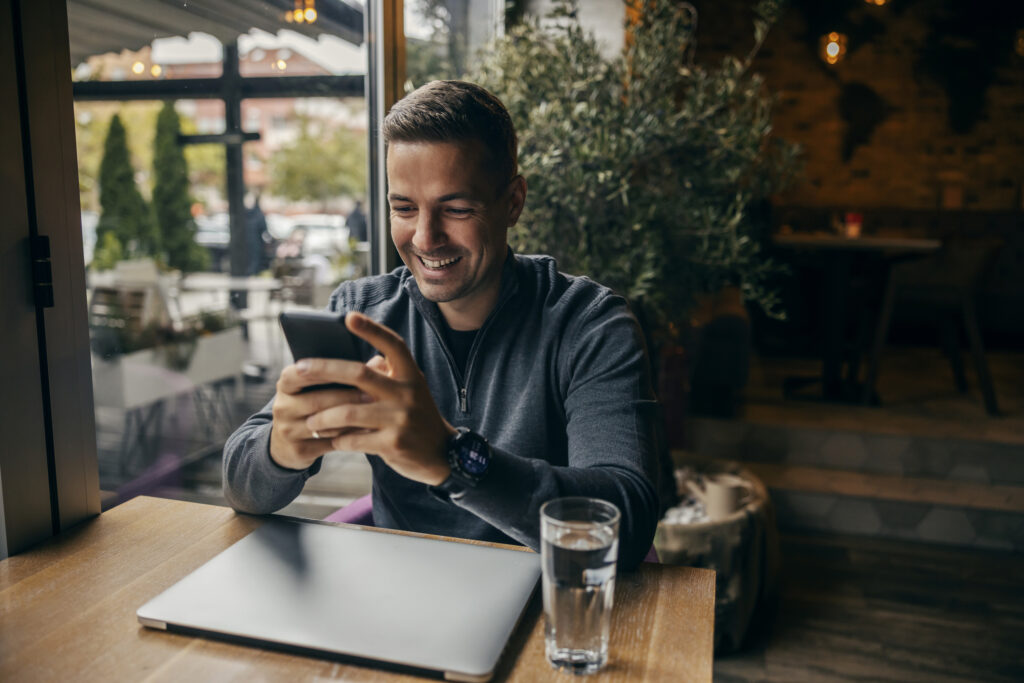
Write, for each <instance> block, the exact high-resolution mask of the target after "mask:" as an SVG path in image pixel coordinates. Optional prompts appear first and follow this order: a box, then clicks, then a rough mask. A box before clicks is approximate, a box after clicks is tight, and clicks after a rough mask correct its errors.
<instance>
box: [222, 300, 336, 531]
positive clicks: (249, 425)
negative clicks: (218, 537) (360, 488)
mask: <svg viewBox="0 0 1024 683" xmlns="http://www.w3.org/2000/svg"><path fill="white" fill-rule="evenodd" d="M344 288H345V284H342V286H341V287H339V288H338V289H336V290H335V291H334V292H333V293H332V294H331V299H330V302H329V303H328V306H327V310H328V311H331V312H337V311H340V310H343V309H344V308H345V297H344ZM273 406H274V399H270V401H269V402H268V403H267V405H265V406H264V407H263V409H262V410H261V411H259V412H258V413H256V414H255V415H253V416H252V417H250V418H249V419H248V420H246V421H245V422H244V423H243V424H242V426H241V427H239V428H238V429H236V430H235V432H234V433H233V434H232V435H231V436H229V437H228V440H227V441H226V442H225V443H224V454H223V459H222V461H221V463H222V469H223V482H224V483H223V486H224V497H225V498H227V500H228V504H230V505H231V507H233V508H234V509H235V510H238V511H239V512H248V513H251V514H267V513H270V512H276V511H277V510H280V509H281V508H283V507H284V506H285V505H288V504H289V503H291V502H292V501H293V500H295V498H296V497H297V496H298V495H299V494H300V493H302V487H303V486H305V484H306V480H307V479H309V478H310V477H312V476H313V475H314V474H316V473H317V472H319V471H320V465H321V463H322V462H323V458H322V457H320V458H317V459H316V461H315V462H314V463H313V464H312V465H311V466H310V467H309V468H307V469H305V470H290V469H287V468H284V467H281V466H280V465H278V464H277V463H276V462H274V460H273V459H272V458H271V457H270V430H271V428H272V426H273V421H274V416H273V413H272V412H271V409H272V408H273Z"/></svg>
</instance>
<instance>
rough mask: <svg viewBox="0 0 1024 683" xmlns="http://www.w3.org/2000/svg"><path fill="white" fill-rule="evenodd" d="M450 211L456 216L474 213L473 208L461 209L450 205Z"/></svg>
mask: <svg viewBox="0 0 1024 683" xmlns="http://www.w3.org/2000/svg"><path fill="white" fill-rule="evenodd" d="M448 213H453V214H455V215H456V216H465V215H466V214H470V213H473V209H460V208H457V207H454V206H450V207H448Z"/></svg>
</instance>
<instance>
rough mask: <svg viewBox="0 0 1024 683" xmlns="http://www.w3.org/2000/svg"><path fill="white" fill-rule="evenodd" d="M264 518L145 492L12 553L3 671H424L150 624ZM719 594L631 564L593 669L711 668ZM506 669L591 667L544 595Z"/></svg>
mask: <svg viewBox="0 0 1024 683" xmlns="http://www.w3.org/2000/svg"><path fill="white" fill-rule="evenodd" d="M262 522H263V520H262V519H261V518H259V517H250V516H245V515H236V514H235V513H234V512H232V511H231V510H230V509H228V508H223V507H216V506H212V505H200V504H197V503H187V502H182V501H173V500H164V499H159V498H148V497H139V498H135V499H133V500H131V501H129V502H127V503H124V504H123V505H120V506H118V507H116V508H114V509H112V510H110V511H109V512H105V513H103V514H102V515H100V516H99V517H98V518H96V519H94V520H91V521H89V522H86V523H84V524H81V525H80V526H78V527H75V528H74V529H71V530H69V531H68V532H65V533H63V534H61V535H60V536H59V537H57V538H55V539H53V540H52V541H50V542H48V543H46V544H43V545H41V546H39V547H37V548H36V549H33V550H31V551H29V552H26V553H23V554H21V555H17V556H15V557H12V558H9V559H7V560H5V561H3V562H0V681H51V680H52V681H94V680H95V681H100V680H102V681H139V680H144V681H206V680H215V681H227V680H231V681H251V680H260V681H277V680H281V681H301V680H314V679H316V680H320V679H333V680H348V681H423V680H425V679H423V678H418V677H414V676H407V675H401V674H395V673H391V672H386V671H382V670H379V669H373V668H366V667H361V666H355V665H350V664H344V663H339V662H334V661H330V660H323V659H315V658H311V657H302V656H298V655H292V654H287V653H283V652H277V651H272V650H263V649H259V648H253V647H246V646H241V645H234V644H230V643H226V642H221V641H216V640H210V639H205V638H194V637H190V636H184V635H179V634H174V633H167V632H164V631H154V630H150V629H147V628H143V627H142V626H140V625H139V623H138V621H137V620H136V618H135V610H136V609H138V607H139V606H140V605H142V604H143V603H145V602H146V601H147V600H149V599H150V598H152V597H154V596H155V595H157V594H158V593H160V592H162V591H163V590H165V589H166V588H168V587H170V586H171V585H172V584H174V583H175V582H176V581H178V580H179V579H181V578H182V577H184V576H185V575H187V574H188V573H189V572H191V571H192V570H194V569H195V568H196V567H198V566H200V565H201V564H203V563H204V562H206V561H207V560H209V559H210V558H212V557H213V556H214V555H216V554H217V553H219V552H220V551H222V550H224V549H225V548H227V547H228V546H229V545H231V544H232V543H234V542H235V541H237V540H239V539H241V538H242V537H244V536H245V535H246V534H248V533H249V532H251V531H252V530H253V529H255V528H257V527H258V526H260V524H262ZM368 533H376V532H372V531H368ZM391 533H395V532H391ZM714 598H715V574H714V572H711V571H707V570H703V569H691V568H685V567H670V566H664V565H654V564H645V565H642V566H641V568H640V569H639V570H637V571H636V572H631V573H624V574H621V575H620V576H619V578H618V580H617V582H616V590H615V612H614V613H613V616H612V629H613V632H612V637H611V652H610V657H609V660H610V661H609V664H608V667H607V668H606V669H605V670H603V671H602V672H601V673H599V674H597V675H595V676H592V677H590V680H594V681H623V682H626V681H629V682H632V681H641V680H648V681H710V680H711V666H712V636H713V631H714ZM495 680H507V681H524V682H526V681H530V682H533V681H544V680H556V681H557V680H564V681H570V680H573V681H577V680H578V679H577V678H575V677H573V676H571V675H569V674H558V673H556V672H554V671H553V670H552V669H551V668H550V667H549V666H548V664H547V661H546V660H545V658H544V623H543V617H542V615H541V610H540V606H539V601H537V600H535V601H534V602H533V603H532V604H531V607H530V608H528V610H527V613H526V615H525V616H524V620H523V623H521V624H520V627H519V629H517V631H516V633H515V634H514V635H513V638H512V641H511V642H510V644H509V647H508V649H507V650H506V653H505V656H504V657H503V659H502V662H501V663H500V664H499V667H498V673H497V675H496V677H495Z"/></svg>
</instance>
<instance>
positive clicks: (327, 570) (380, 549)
mask: <svg viewBox="0 0 1024 683" xmlns="http://www.w3.org/2000/svg"><path fill="white" fill-rule="evenodd" d="M540 571H541V570H540V558H539V556H538V555H536V554H534V553H529V552H522V551H517V550H512V549H506V548H493V547H488V546H480V545H472V544H467V543H457V542H451V541H442V540H436V539H429V538H421V537H417V536H406V535H401V534H392V533H382V532H379V531H371V530H365V529H357V528H352V527H339V526H333V525H328V524H323V523H317V522H301V521H296V520H292V519H282V518H275V519H272V520H270V521H268V522H267V523H266V524H264V525H263V526H262V527H260V528H259V529H257V530H256V531H254V532H253V533H251V534H250V535H248V536H246V537H245V538H243V539H242V540H240V541H238V542H237V543H235V544H234V545H232V546H231V547H230V548H228V549H226V550H225V551H223V552H222V553H220V554H219V555H217V556H216V557H214V558H213V559H211V560H210V561H209V562H207V563H206V564H204V565H203V566H201V567H199V568H198V569H196V570H195V571H194V572H192V573H191V574H189V575H188V576H186V577H185V578H184V579H182V580H181V581H179V582H178V583H176V584H175V585H173V586H171V587H170V588H169V589H167V590H166V591H164V592H163V593H161V594H160V595H158V596H157V597H155V598H154V599H152V600H150V601H149V602H148V603H146V604H145V605H143V606H142V607H140V608H139V610H138V612H137V615H138V618H139V621H140V622H141V623H142V624H144V625H145V626H150V627H154V628H167V629H170V630H177V631H185V632H190V633H193V632H198V633H201V634H209V635H214V636H225V637H232V638H235V639H241V640H243V641H245V642H253V641H254V642H255V643H257V644H265V645H270V646H279V647H284V648H286V649H292V648H294V649H298V650H300V651H304V652H312V653H314V654H324V655H328V656H331V655H334V656H339V657H341V658H349V657H352V658H358V659H369V660H375V661H378V662H382V663H386V664H390V665H397V666H401V667H411V668H414V669H425V670H429V671H433V672H437V671H440V672H444V673H445V674H446V675H447V677H449V678H454V679H456V680H458V679H462V680H486V679H487V678H489V677H490V675H491V673H492V672H493V670H494V667H495V666H496V664H497V662H498V658H499V657H500V656H501V652H502V650H503V649H504V647H505V643H506V642H507V641H508V639H509V637H510V635H511V634H512V631H513V630H514V629H515V626H516V623H517V622H518V621H519V617H520V616H521V614H522V612H523V610H524V608H525V607H526V604H527V603H528V601H529V599H530V596H531V595H532V594H533V590H534V588H535V587H536V585H537V580H538V578H539V577H540Z"/></svg>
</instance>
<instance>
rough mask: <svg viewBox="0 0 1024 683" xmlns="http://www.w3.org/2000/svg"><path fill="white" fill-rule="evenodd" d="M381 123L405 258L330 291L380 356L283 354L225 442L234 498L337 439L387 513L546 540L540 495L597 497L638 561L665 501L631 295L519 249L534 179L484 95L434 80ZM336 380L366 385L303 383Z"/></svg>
mask: <svg viewBox="0 0 1024 683" xmlns="http://www.w3.org/2000/svg"><path fill="white" fill-rule="evenodd" d="M382 134H383V136H384V140H385V143H386V145H387V173H388V187H389V193H388V202H389V204H390V213H391V236H392V240H393V241H394V243H395V246H396V247H397V249H398V251H399V253H400V254H401V256H402V260H403V261H404V262H405V267H401V268H398V269H396V270H395V271H393V272H391V273H389V274H387V275H381V276H376V277H369V278H364V279H361V280H355V281H350V282H346V283H343V284H342V285H341V286H340V287H339V288H338V289H337V290H336V291H335V292H334V294H333V295H332V297H331V300H330V304H329V308H330V309H331V310H333V311H341V310H345V311H349V314H348V316H347V317H346V319H345V323H346V325H347V326H348V328H349V330H351V331H352V333H353V334H355V335H356V336H357V337H359V338H360V339H362V340H363V341H364V342H365V343H363V344H361V346H362V348H361V352H362V356H363V358H364V359H365V360H366V361H367V362H366V363H365V364H364V363H359V362H352V361H342V360H327V359H312V360H307V361H302V362H299V363H297V364H296V365H291V366H288V367H286V368H285V369H284V370H283V371H282V373H281V377H280V380H279V381H278V383H277V394H276V396H275V398H274V400H273V401H272V403H271V404H270V405H268V406H267V408H265V409H264V410H263V411H262V412H260V413H257V414H256V415H254V416H253V417H251V418H250V419H249V420H248V421H247V422H246V423H245V424H244V425H242V427H241V428H240V429H239V430H238V431H237V432H235V434H234V435H232V437H231V438H230V439H229V440H228V442H227V444H226V445H225V448H224V486H225V492H226V494H227V497H228V500H229V501H230V503H231V504H232V505H233V506H234V507H235V508H236V509H238V510H241V511H245V512H253V513H266V512H271V511H273V510H276V509H279V508H281V507H283V506H284V505H286V504H288V503H289V502H290V501H292V500H293V499H294V498H295V496H297V495H298V494H299V492H300V491H301V489H302V486H303V484H304V482H305V481H306V479H308V478H309V477H310V476H312V475H314V474H315V473H316V472H317V471H318V470H319V466H320V458H321V457H322V456H323V455H324V454H325V453H328V452H330V451H334V450H346V451H362V452H365V453H368V454H374V455H368V458H369V461H370V464H371V467H372V470H373V514H374V520H375V522H376V523H377V524H378V525H379V526H384V527H391V528H399V529H407V530H413V531H420V532H427V533H434V534H443V535H449V536H459V537H464V538H475V539H481V540H487V541H500V542H510V540H512V541H518V542H520V543H523V544H525V545H527V546H530V547H531V548H534V549H538V548H539V546H540V520H539V510H540V506H541V505H542V504H543V503H545V502H546V501H548V500H550V499H552V498H556V497H559V496H592V497H596V498H602V499H605V500H608V501H610V502H612V503H614V504H615V505H617V506H618V507H619V509H620V510H621V512H622V520H621V524H620V562H622V563H623V564H625V565H635V564H637V563H638V562H639V561H640V560H641V559H642V558H643V556H644V555H645V553H646V552H647V551H648V549H649V548H650V544H651V540H652V538H653V535H654V529H655V527H656V524H657V519H658V513H659V509H658V498H657V494H656V487H655V485H654V482H655V481H656V480H657V476H658V467H657V456H656V443H655V441H656V427H655V425H656V419H657V404H656V402H655V399H654V395H653V392H652V388H651V382H650V377H649V372H648V362H647V359H646V357H645V353H644V349H643V341H642V338H641V333H640V330H639V328H638V326H637V323H636V320H635V319H634V318H633V316H632V315H631V314H630V312H629V310H628V307H627V305H626V303H625V301H624V300H623V299H622V298H620V297H618V296H615V295H614V294H613V293H612V292H611V291H609V290H608V289H606V288H603V287H601V286H599V285H597V284H595V283H594V282H592V281H590V280H588V279H585V278H573V277H568V276H565V275H562V274H560V273H558V272H557V269H556V264H555V262H554V260H553V259H551V258H548V257H526V256H518V255H515V254H513V253H512V251H511V249H510V248H509V246H508V242H507V233H508V229H509V228H510V227H512V226H514V225H515V224H516V221H517V220H518V218H519V214H520V212H521V211H522V209H523V204H524V202H525V200H526V181H525V180H524V179H523V177H522V176H521V175H519V174H518V172H517V165H516V153H517V150H516V137H515V131H514V129H513V126H512V122H511V120H510V118H509V115H508V112H507V111H506V110H505V108H504V106H503V105H502V104H501V102H500V101H498V99H497V98H495V97H494V96H493V95H491V94H490V93H489V92H487V91H486V90H484V89H483V88H481V87H479V86H476V85H473V84H470V83H462V82H457V81H441V82H439V81H435V82H433V83H430V84H428V85H426V86H423V87H422V88H420V89H418V90H416V91H415V92H413V93H411V94H410V95H408V96H407V97H406V98H405V99H403V100H402V101H400V102H398V103H397V104H396V105H395V106H394V107H393V108H392V110H391V112H390V113H389V114H388V116H387V117H386V118H385V120H384V124H383V127H382ZM375 350H376V351H378V352H379V355H375ZM325 382H337V383H341V384H347V385H351V386H354V387H356V388H355V389H351V390H318V391H314V392H307V393H300V392H301V391H302V389H303V388H304V387H306V386H310V385H316V384H323V383H325Z"/></svg>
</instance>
